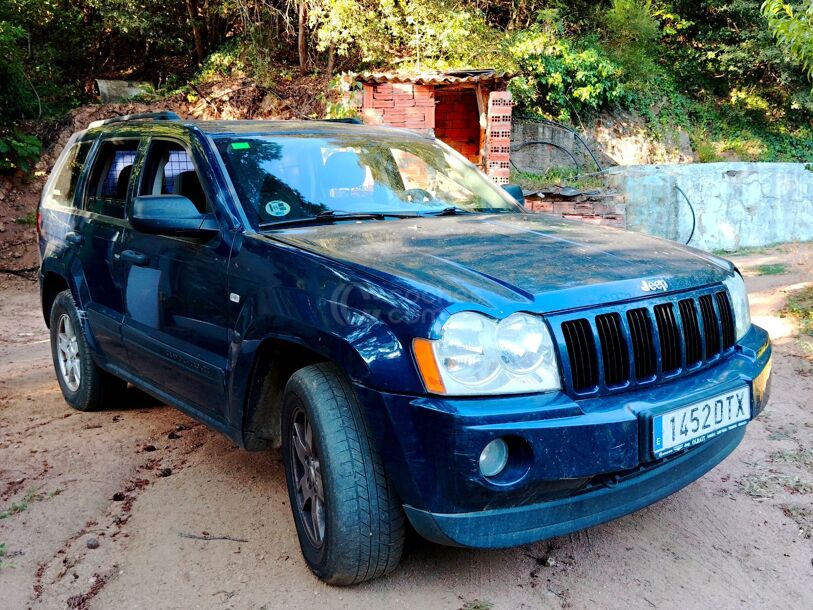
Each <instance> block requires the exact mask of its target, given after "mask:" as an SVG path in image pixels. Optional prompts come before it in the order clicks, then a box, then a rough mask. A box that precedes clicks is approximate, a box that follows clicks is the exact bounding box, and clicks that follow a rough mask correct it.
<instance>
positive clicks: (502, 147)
mask: <svg viewBox="0 0 813 610" xmlns="http://www.w3.org/2000/svg"><path fill="white" fill-rule="evenodd" d="M351 78H352V79H353V80H354V82H355V85H356V86H355V87H354V88H357V87H358V86H360V87H361V91H362V95H361V97H360V99H359V100H358V102H357V105H360V110H361V116H362V118H363V120H364V122H365V123H368V124H372V125H389V126H391V127H404V128H407V129H416V130H425V131H429V132H434V134H435V136H436V137H437V138H439V139H440V140H443V141H444V142H446V143H447V144H449V145H450V146H451V147H453V148H454V149H456V150H457V151H459V152H460V153H461V154H463V155H464V156H465V157H466V158H468V159H469V160H470V161H471V162H473V163H475V164H476V165H479V166H480V167H481V168H483V169H484V170H485V171H486V173H488V174H489V175H490V176H491V177H492V178H493V179H494V181H495V182H497V183H498V184H505V183H507V182H508V173H509V153H510V139H511V94H510V93H509V92H508V91H507V90H506V86H507V84H508V80H509V79H510V78H511V75H510V74H506V73H502V72H496V71H494V70H459V71H452V72H427V73H419V74H415V73H413V74H404V73H389V72H363V73H361V74H356V75H352V76H351Z"/></svg>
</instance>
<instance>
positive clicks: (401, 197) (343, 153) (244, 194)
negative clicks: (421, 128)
mask: <svg viewBox="0 0 813 610" xmlns="http://www.w3.org/2000/svg"><path fill="white" fill-rule="evenodd" d="M215 141H216V145H217V148H218V150H219V151H220V155H221V157H222V158H223V162H224V163H225V165H226V169H227V170H228V172H229V174H230V176H231V179H232V182H233V183H234V187H235V189H236V190H237V195H238V197H239V198H240V201H241V203H242V205H243V208H244V209H245V211H246V214H247V215H248V217H249V220H250V221H251V222H252V223H253V224H254V225H255V226H263V227H264V226H265V225H268V224H270V223H274V222H281V223H285V224H288V223H290V222H291V221H296V220H298V219H307V218H313V217H316V216H317V215H320V214H321V215H322V217H329V216H331V214H330V213H331V212H333V213H334V214H333V216H339V215H341V214H374V213H379V214H381V213H390V214H393V215H396V216H397V215H402V214H423V213H426V214H432V213H439V212H443V211H448V208H456V209H458V210H459V211H460V212H472V213H519V212H521V211H522V210H521V208H520V207H519V206H518V205H517V204H516V203H514V202H513V201H512V200H511V199H510V198H509V197H507V196H506V195H505V194H503V192H502V190H501V189H499V188H497V187H496V186H494V185H493V184H492V183H491V181H490V180H489V179H488V178H486V177H485V176H483V175H482V174H481V173H480V172H478V171H476V170H475V169H473V168H472V167H471V165H469V164H468V163H467V162H466V161H464V160H463V159H462V158H461V157H460V156H458V155H457V154H456V153H454V152H453V151H451V150H450V149H449V148H448V147H446V146H442V145H440V144H438V143H436V142H433V141H431V140H417V139H409V138H404V137H402V136H384V137H381V136H376V137H375V138H374V139H373V138H370V137H369V136H368V137H359V136H352V135H344V134H343V135H340V136H334V135H329V136H326V135H324V134H319V135H317V136H308V135H296V136H279V135H274V136H248V137H236V136H228V137H220V138H217V139H216V140H215Z"/></svg>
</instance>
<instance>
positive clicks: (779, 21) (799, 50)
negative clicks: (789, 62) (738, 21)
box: [762, 0, 813, 78]
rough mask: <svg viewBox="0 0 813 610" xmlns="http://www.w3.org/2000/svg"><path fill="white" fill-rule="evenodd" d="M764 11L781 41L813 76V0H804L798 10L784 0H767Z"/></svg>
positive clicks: (770, 25) (808, 73) (769, 24)
mask: <svg viewBox="0 0 813 610" xmlns="http://www.w3.org/2000/svg"><path fill="white" fill-rule="evenodd" d="M762 12H763V14H764V15H765V17H766V18H767V19H768V27H770V29H771V31H772V32H773V35H774V36H775V37H776V39H777V40H778V41H779V43H780V44H782V45H783V46H784V47H785V49H786V50H787V52H788V53H789V54H790V55H791V57H793V58H794V59H795V60H796V62H797V63H799V65H801V66H802V67H803V68H804V69H805V70H806V71H807V75H808V76H809V77H811V78H813V0H804V1H803V2H802V3H801V4H800V5H799V6H798V10H795V9H794V7H793V6H791V5H790V4H787V3H785V2H782V0H766V2H765V3H764V4H763V5H762Z"/></svg>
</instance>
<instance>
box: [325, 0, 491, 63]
mask: <svg viewBox="0 0 813 610" xmlns="http://www.w3.org/2000/svg"><path fill="white" fill-rule="evenodd" d="M309 23H310V26H311V28H312V29H313V30H314V32H315V38H316V41H317V48H318V50H320V51H325V50H327V49H329V48H333V49H334V50H335V52H336V53H338V55H340V56H342V57H347V56H349V55H352V54H353V53H358V54H359V59H360V60H361V62H362V63H365V64H372V65H376V66H382V65H392V64H394V63H397V64H398V65H399V66H400V67H420V68H422V69H425V68H444V67H449V66H461V65H467V66H476V65H487V64H489V63H490V62H492V61H493V60H494V59H495V58H496V51H497V47H498V44H499V39H500V33H499V32H497V31H495V30H494V29H492V28H491V27H489V26H488V24H487V23H486V21H485V19H484V16H483V14H482V13H481V12H480V11H479V10H478V9H477V8H476V5H473V6H472V5H468V6H467V3H466V2H461V1H456V0H323V1H322V2H315V3H313V5H312V6H311V9H310V18H309Z"/></svg>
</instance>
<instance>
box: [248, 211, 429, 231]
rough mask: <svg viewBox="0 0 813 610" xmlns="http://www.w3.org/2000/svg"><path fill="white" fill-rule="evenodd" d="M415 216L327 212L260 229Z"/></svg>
mask: <svg viewBox="0 0 813 610" xmlns="http://www.w3.org/2000/svg"><path fill="white" fill-rule="evenodd" d="M415 217H416V215H415V214H400V213H398V212H336V211H334V210H325V211H324V212H319V213H318V214H317V215H316V216H306V217H305V218H290V219H288V220H277V221H275V222H261V223H260V229H276V228H278V227H291V226H296V225H317V224H324V223H329V222H333V221H336V220H386V219H387V218H415Z"/></svg>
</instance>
